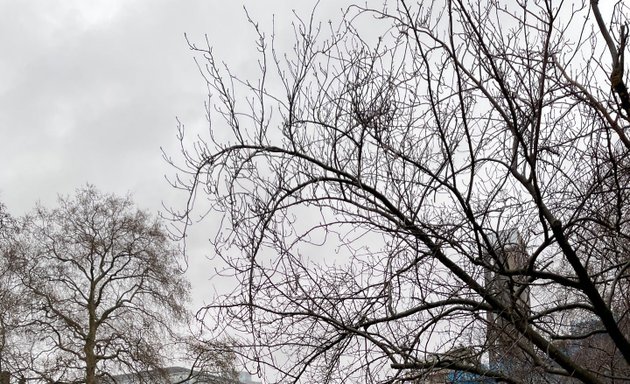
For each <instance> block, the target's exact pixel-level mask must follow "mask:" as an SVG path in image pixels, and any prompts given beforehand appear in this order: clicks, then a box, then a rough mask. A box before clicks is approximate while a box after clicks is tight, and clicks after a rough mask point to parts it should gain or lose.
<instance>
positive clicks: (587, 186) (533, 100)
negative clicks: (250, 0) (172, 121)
mask: <svg viewBox="0 0 630 384" xmlns="http://www.w3.org/2000/svg"><path fill="white" fill-rule="evenodd" d="M361 4H363V3H360V4H359V3H357V5H355V6H352V7H350V8H349V9H348V10H346V11H345V12H344V13H343V15H342V18H341V20H340V21H339V22H330V23H325V22H319V21H318V19H317V10H316V9H315V11H314V12H313V14H311V15H310V16H309V17H299V16H296V18H295V22H294V31H295V42H294V46H293V50H292V51H289V52H283V51H280V50H279V48H278V46H277V45H276V39H277V36H276V35H275V34H274V31H271V32H269V33H265V31H263V30H262V29H261V27H260V26H259V25H258V24H256V23H255V22H253V21H252V30H253V31H254V33H255V34H256V36H257V44H256V46H255V47H254V48H255V49H257V52H258V54H259V58H258V61H257V62H255V63H253V65H255V66H257V68H258V69H259V71H260V75H259V78H258V80H257V81H255V80H248V78H246V77H244V76H240V75H239V74H238V73H235V72H234V71H233V70H232V69H231V68H230V67H229V65H226V66H224V65H223V64H222V62H221V60H220V59H219V58H218V57H217V56H216V55H217V53H216V52H214V51H213V50H212V47H211V46H200V45H197V44H195V43H191V48H192V49H193V50H194V51H195V52H197V53H198V54H199V63H200V70H201V71H202V73H203V75H204V78H205V80H206V81H207V84H208V86H209V89H210V90H211V95H210V99H209V100H210V103H209V105H208V117H209V121H210V127H209V128H210V129H209V134H208V136H201V137H198V138H195V139H192V142H191V141H188V138H187V136H186V135H185V131H184V129H183V127H180V138H181V142H182V155H181V157H175V158H173V159H172V160H171V161H172V162H173V164H174V166H176V167H177V169H178V177H177V179H176V180H174V184H175V186H176V187H178V188H183V189H185V190H187V191H188V192H189V199H188V203H187V205H186V207H185V209H183V210H182V212H175V214H176V215H177V217H178V218H180V219H181V220H183V222H184V224H185V225H189V223H190V222H191V220H193V219H195V214H196V212H197V211H196V210H195V208H196V204H197V205H201V204H203V202H207V203H208V204H210V210H212V211H217V212H219V213H221V214H222V215H223V219H222V221H221V223H222V226H221V228H220V229H219V231H218V233H217V234H216V235H215V236H213V237H212V239H213V240H212V241H213V246H214V248H215V250H216V253H217V254H218V255H219V256H220V257H221V258H222V259H223V260H224V261H225V263H226V264H227V266H228V271H226V272H224V273H229V272H231V275H232V276H234V277H235V278H236V279H237V280H238V282H239V285H238V287H237V288H236V289H235V290H234V291H232V292H230V293H228V294H226V295H222V296H221V297H218V298H217V299H216V300H215V301H214V302H213V303H211V304H210V305H209V306H208V307H207V308H206V311H207V314H208V315H207V317H206V320H207V322H208V323H209V325H212V326H217V323H218V326H217V327H218V333H222V332H224V333H228V334H232V335H240V336H241V339H240V340H239V342H238V343H237V344H238V346H239V347H240V349H239V350H238V351H239V353H241V354H242V356H243V357H245V358H247V359H250V360H251V361H253V362H255V363H257V364H258V367H259V368H261V369H264V370H265V371H266V372H270V373H271V374H270V377H276V378H277V379H278V381H288V382H319V383H328V382H330V383H332V382H350V381H351V382H404V381H413V380H421V379H427V378H430V377H438V376H439V375H446V376H448V375H454V374H466V375H473V376H474V377H476V378H488V379H494V380H497V381H502V382H509V383H524V382H532V381H537V380H543V381H549V382H554V381H558V382H567V381H568V382H570V381H579V382H584V383H604V382H617V381H618V380H627V379H628V377H630V371H629V369H628V367H629V366H630V334H629V332H630V326H629V323H630V322H629V316H630V312H629V311H630V305H629V301H628V297H630V292H629V288H630V284H629V283H630V253H629V252H630V248H629V246H630V243H629V237H628V236H629V235H630V226H629V222H628V220H629V219H630V214H629V212H628V209H629V200H628V199H629V198H630V194H629V191H628V185H629V181H630V180H629V178H630V171H629V162H628V161H629V160H628V154H629V151H630V139H629V138H628V125H629V123H630V102H628V100H629V98H628V91H627V85H626V84H627V83H626V75H627V70H626V67H625V64H624V53H625V51H626V50H627V46H626V41H627V34H628V29H627V26H626V20H627V17H628V15H629V10H628V9H627V6H626V5H625V4H624V2H622V1H617V2H610V3H607V4H606V9H604V10H600V8H599V7H600V4H599V2H598V1H597V0H592V1H590V2H588V1H580V0H571V1H561V2H558V1H551V0H541V1H514V2H500V1H496V0H487V1H481V2H479V1H465V0H446V1H444V2H426V1H424V2H411V1H405V0H399V1H385V2H384V4H383V5H382V7H378V8H368V7H367V6H364V5H361ZM601 6H602V7H603V6H604V4H601Z"/></svg>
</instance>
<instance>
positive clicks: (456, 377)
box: [448, 371, 495, 384]
mask: <svg viewBox="0 0 630 384" xmlns="http://www.w3.org/2000/svg"><path fill="white" fill-rule="evenodd" d="M448 382H449V383H452V384H494V383H495V381H494V379H491V378H489V377H484V376H481V375H478V374H476V373H470V372H462V371H451V372H449V373H448Z"/></svg>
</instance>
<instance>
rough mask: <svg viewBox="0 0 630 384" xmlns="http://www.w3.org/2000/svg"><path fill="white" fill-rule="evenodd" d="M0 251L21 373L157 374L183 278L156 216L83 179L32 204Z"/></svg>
mask: <svg viewBox="0 0 630 384" xmlns="http://www.w3.org/2000/svg"><path fill="white" fill-rule="evenodd" d="M5 255H6V257H7V258H10V259H11V260H13V265H14V268H13V272H14V273H15V275H16V276H17V277H18V278H19V281H20V285H19V289H20V290H21V292H22V293H23V294H24V295H25V296H27V297H28V305H26V306H25V308H24V311H23V312H22V313H21V315H22V316H23V322H24V326H23V327H22V330H21V332H20V335H19V337H17V338H16V339H15V340H14V341H15V342H16V343H20V345H21V347H22V348H24V349H25V352H27V354H26V356H27V358H28V360H29V361H28V362H27V364H26V365H27V366H28V367H29V370H30V375H31V377H33V378H38V379H43V380H45V381H48V382H76V383H79V382H80V383H87V384H94V383H97V382H99V380H102V379H104V378H107V377H110V376H111V375H112V374H117V373H124V372H137V371H139V370H146V369H153V370H157V371H158V372H159V370H160V369H161V368H162V367H163V366H164V364H165V363H166V362H165V358H167V357H169V356H171V353H168V352H169V351H168V350H167V349H165V348H168V343H169V341H171V340H173V335H174V334H175V331H177V327H179V326H181V325H182V324H185V323H184V321H185V320H186V315H187V310H186V308H185V304H186V303H187V300H188V295H189V284H188V282H187V281H186V280H185V278H184V276H183V274H182V273H181V271H180V269H179V268H178V263H177V256H178V251H177V249H176V248H174V246H173V245H172V243H171V241H170V239H169V237H168V235H167V233H166V232H165V230H164V228H163V227H162V225H161V224H160V222H159V221H157V220H156V219H153V218H152V217H151V216H150V215H148V214H147V213H146V212H143V211H141V210H138V209H136V208H135V207H134V205H133V203H132V201H131V199H130V198H128V197H127V198H119V197H116V196H112V195H104V194H101V193H99V192H98V191H97V190H96V189H95V188H94V187H91V186H88V187H86V188H84V189H81V190H79V191H78V192H77V194H76V196H75V197H73V198H69V197H67V198H60V199H59V206H58V207H57V208H55V209H52V210H49V209H45V208H43V207H38V208H37V209H36V210H35V211H34V212H33V213H32V214H31V215H29V216H27V217H26V219H25V220H24V223H23V225H22V228H21V230H20V234H19V236H17V237H16V238H15V239H14V240H13V242H12V245H11V247H10V249H9V252H8V253H7V254H5ZM25 375H26V377H27V378H28V377H29V376H28V375H29V374H26V373H25ZM101 382H102V381H101Z"/></svg>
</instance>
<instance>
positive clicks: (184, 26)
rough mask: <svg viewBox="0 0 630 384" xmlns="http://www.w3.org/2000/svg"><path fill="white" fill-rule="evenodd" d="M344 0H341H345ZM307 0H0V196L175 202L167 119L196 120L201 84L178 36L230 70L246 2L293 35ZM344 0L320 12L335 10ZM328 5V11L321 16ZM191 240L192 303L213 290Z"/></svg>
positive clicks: (249, 48)
mask: <svg viewBox="0 0 630 384" xmlns="http://www.w3.org/2000/svg"><path fill="white" fill-rule="evenodd" d="M345 3H348V2H345ZM314 4H315V1H313V0H300V1H299V2H298V1H290V0H264V1H262V0H258V1H256V0H250V1H238V0H229V1H228V0H186V1H181V0H179V1H176V0H89V1H88V0H20V1H17V0H15V1H11V0H0V14H2V15H3V22H2V23H0V48H1V49H2V54H1V55H0V73H2V76H1V80H0V162H1V164H2V167H0V201H2V202H3V203H4V204H6V205H7V207H8V209H9V211H10V212H11V213H12V214H14V215H21V214H23V213H25V212H27V211H29V210H30V209H32V208H33V206H34V205H35V203H36V202H37V201H41V202H42V204H44V205H51V204H54V203H55V200H56V197H57V195H58V194H71V193H73V191H74V190H75V189H76V188H78V187H81V186H83V185H85V184H86V183H91V184H94V185H95V186H97V187H98V188H99V189H101V190H102V191H104V192H113V193H117V194H125V193H127V192H131V193H132V194H133V195H134V198H135V201H136V202H137V203H138V205H139V206H140V207H142V208H145V209H148V210H150V211H153V212H157V211H158V210H159V209H160V208H161V203H162V201H164V202H165V203H166V204H168V205H178V204H183V203H184V199H185V196H182V195H181V194H178V193H176V192H175V191H174V190H173V189H172V188H170V187H169V186H168V184H167V183H166V182H165V180H164V175H165V174H173V170H172V169H171V168H169V166H168V165H167V164H166V163H165V162H164V161H163V160H162V158H161V152H160V147H163V148H165V150H166V151H167V152H169V153H171V154H173V155H176V154H177V149H176V148H177V144H178V143H177V140H176V121H175V118H176V117H179V119H180V120H181V121H182V122H184V123H185V124H186V126H188V127H204V126H205V124H206V123H205V115H204V106H203V103H204V101H205V99H206V86H205V84H204V82H203V79H202V78H201V76H200V75H199V73H198V71H197V69H196V66H195V63H194V61H193V54H192V52H191V51H190V50H189V49H188V46H187V44H186V42H185V40H184V37H183V35H184V33H187V34H188V36H189V38H190V39H191V40H193V41H198V42H202V41H203V39H204V34H207V35H208V39H209V41H210V43H211V44H212V45H213V46H214V47H215V53H216V54H217V55H218V56H219V57H220V58H222V59H225V61H227V62H228V63H230V65H231V66H232V68H233V69H235V70H236V71H248V70H251V69H253V68H255V61H254V60H255V53H256V51H255V45H254V38H255V36H254V34H253V30H252V29H251V27H250V26H249V25H248V24H247V21H246V17H245V12H244V11H243V6H246V7H247V8H248V10H249V12H250V15H252V17H254V18H255V19H256V20H258V21H260V22H261V25H262V26H263V28H267V29H268V28H269V27H270V26H271V20H272V16H273V15H275V25H276V32H277V33H278V34H279V35H288V37H287V39H286V40H285V41H290V34H291V31H292V30H291V25H290V22H291V20H292V19H293V16H292V13H291V10H292V8H295V7H299V8H300V9H298V10H297V12H298V13H302V14H308V11H309V10H310V9H311V8H312V6H313V5H314ZM343 5H344V2H339V1H335V0H329V1H328V0H326V1H322V2H321V3H320V8H319V13H320V14H321V15H326V17H330V18H333V19H336V18H338V17H339V15H340V9H341V7H342V6H343ZM328 15H330V16H328ZM217 222H218V218H217V219H216V220H213V218H210V219H209V220H208V221H206V222H205V223H204V226H203V227H198V228H197V229H196V231H195V232H194V233H193V235H194V236H195V238H193V239H191V243H192V244H193V245H194V246H193V247H191V253H190V263H191V265H192V267H191V268H190V271H189V274H190V278H191V280H193V283H194V292H193V294H194V297H195V305H199V304H200V303H202V301H203V300H204V298H206V297H208V295H209V292H211V291H212V288H211V285H210V284H211V283H209V282H208V278H209V276H210V275H211V274H212V265H211V263H210V262H208V261H207V260H206V259H205V256H211V249H210V248H209V247H207V246H206V245H207V240H206V239H207V238H208V237H209V236H211V234H212V232H213V230H212V226H213V225H216V223H217Z"/></svg>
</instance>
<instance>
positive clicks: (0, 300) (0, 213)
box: [0, 203, 24, 375]
mask: <svg viewBox="0 0 630 384" xmlns="http://www.w3.org/2000/svg"><path fill="white" fill-rule="evenodd" d="M17 230H18V225H17V223H16V220H15V219H14V218H13V217H12V216H11V215H9V213H8V212H7V210H6V207H5V205H4V204H2V203H0V255H5V254H6V252H7V251H8V249H9V248H10V246H11V242H12V240H13V238H14V237H15V236H16V234H17ZM12 267H13V265H12V260H10V259H7V258H4V257H2V258H0V375H5V374H6V373H8V372H19V371H20V370H21V368H20V365H19V364H18V362H19V361H20V360H21V359H20V358H19V356H20V352H19V349H18V348H16V346H15V345H12V344H11V343H10V342H9V341H8V340H10V339H11V338H12V337H13V335H14V333H15V332H16V329H17V328H18V327H19V325H20V324H21V321H20V316H19V312H20V309H21V307H22V305H23V304H24V300H23V299H24V297H23V296H22V295H20V290H19V289H18V288H17V286H18V285H19V281H18V279H16V277H15V275H14V274H13V273H11V270H12Z"/></svg>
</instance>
